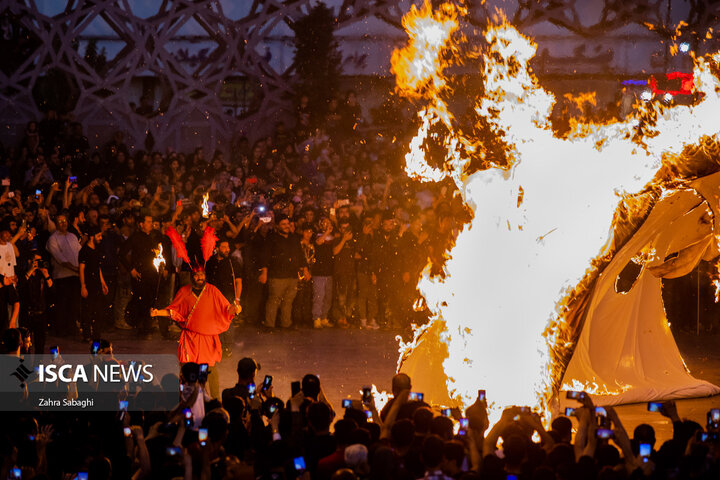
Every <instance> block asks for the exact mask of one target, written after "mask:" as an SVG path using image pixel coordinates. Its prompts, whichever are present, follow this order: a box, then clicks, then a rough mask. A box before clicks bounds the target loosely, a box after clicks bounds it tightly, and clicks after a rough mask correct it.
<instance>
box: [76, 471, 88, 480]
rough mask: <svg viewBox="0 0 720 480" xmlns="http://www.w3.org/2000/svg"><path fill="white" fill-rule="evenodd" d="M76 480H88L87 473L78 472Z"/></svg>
mask: <svg viewBox="0 0 720 480" xmlns="http://www.w3.org/2000/svg"><path fill="white" fill-rule="evenodd" d="M75 478H76V479H77V480H88V472H78V474H77V477H75Z"/></svg>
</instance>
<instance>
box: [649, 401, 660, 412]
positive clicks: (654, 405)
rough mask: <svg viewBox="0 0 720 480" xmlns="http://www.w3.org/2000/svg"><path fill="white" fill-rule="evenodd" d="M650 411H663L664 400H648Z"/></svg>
mask: <svg viewBox="0 0 720 480" xmlns="http://www.w3.org/2000/svg"><path fill="white" fill-rule="evenodd" d="M647 409H648V412H660V411H662V402H648V406H647Z"/></svg>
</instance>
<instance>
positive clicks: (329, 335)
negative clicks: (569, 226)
mask: <svg viewBox="0 0 720 480" xmlns="http://www.w3.org/2000/svg"><path fill="white" fill-rule="evenodd" d="M107 337H108V338H109V339H110V340H111V341H112V342H113V347H114V351H115V353H116V354H137V353H138V352H144V353H153V354H175V353H176V351H177V342H175V341H171V340H163V339H162V338H161V337H160V336H159V335H156V337H155V338H153V339H152V340H138V339H137V338H136V336H135V335H134V334H133V333H132V332H116V333H112V334H108V335H107ZM676 339H677V341H678V345H679V347H680V351H681V352H682V354H683V356H684V358H685V362H686V363H687V366H688V368H689V369H690V371H691V372H692V373H693V375H695V376H696V377H698V378H702V379H704V380H707V381H710V382H712V383H715V384H720V349H718V348H717V345H718V343H719V342H720V335H707V334H703V335H701V336H695V335H691V334H676ZM53 344H59V345H60V348H61V351H62V353H63V354H68V353H85V352H87V351H88V350H87V349H88V346H87V345H85V344H82V343H80V342H79V341H72V340H68V339H59V338H57V339H56V338H50V339H49V341H48V343H47V345H53ZM397 349H398V344H397V341H396V340H395V334H394V333H392V332H386V331H366V330H356V329H350V330H339V329H323V330H311V329H300V330H289V331H284V330H278V331H274V332H272V333H260V332H258V331H257V330H256V329H254V328H250V327H243V328H240V329H239V330H238V331H237V341H236V344H235V345H233V355H232V357H230V358H228V359H224V360H223V361H222V362H221V363H220V364H219V368H220V388H221V389H223V388H226V387H229V386H232V385H233V384H234V383H235V381H236V374H235V367H236V365H237V361H238V360H239V359H240V358H242V357H245V356H249V357H252V358H254V359H256V360H257V361H258V362H259V363H260V365H261V370H260V371H259V372H258V376H257V381H258V382H261V381H262V379H263V378H264V376H265V375H266V374H268V375H272V376H273V385H274V387H275V394H276V395H277V396H279V397H281V398H287V397H289V394H290V383H291V382H293V381H295V380H300V379H301V378H302V377H303V375H305V374H306V373H315V374H317V375H318V376H319V377H320V380H321V383H322V385H323V388H324V391H325V393H326V395H327V397H328V399H329V400H330V402H331V403H332V405H333V406H334V407H335V408H336V410H340V403H341V400H342V399H343V398H347V397H348V396H351V397H353V398H359V396H360V390H361V389H362V387H363V386H364V385H370V384H375V385H376V386H377V387H378V389H379V390H389V389H390V379H391V378H392V376H393V374H394V373H395V368H396V366H397V358H398V353H397ZM488 395H490V392H488ZM568 405H570V404H568ZM564 406H565V405H563V407H564ZM572 406H577V404H574V405H572ZM710 408H720V396H716V397H711V398H700V399H687V400H681V401H680V402H679V403H678V411H679V413H680V416H681V417H683V418H688V419H692V420H695V421H697V422H698V423H700V424H702V425H704V424H705V415H706V413H707V411H708V410H709V409H710ZM618 412H619V414H620V418H621V419H622V420H623V423H624V424H625V427H626V429H627V430H628V432H629V433H630V434H631V435H632V430H633V429H634V428H635V426H636V425H638V424H640V423H649V424H650V425H652V426H653V427H654V428H655V431H656V433H657V438H658V441H659V442H662V441H664V440H666V439H668V438H670V437H671V435H672V425H671V424H670V422H669V421H668V420H667V419H666V418H664V417H662V416H661V415H660V414H658V413H650V412H648V411H647V405H646V404H636V405H625V406H621V407H618Z"/></svg>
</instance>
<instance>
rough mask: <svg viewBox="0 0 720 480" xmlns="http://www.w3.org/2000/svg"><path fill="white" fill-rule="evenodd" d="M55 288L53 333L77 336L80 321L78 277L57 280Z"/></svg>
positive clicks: (54, 282)
mask: <svg viewBox="0 0 720 480" xmlns="http://www.w3.org/2000/svg"><path fill="white" fill-rule="evenodd" d="M53 284H54V286H55V322H54V323H53V333H55V334H57V335H63V336H73V335H76V334H77V331H78V327H77V322H78V321H79V320H80V298H81V297H80V277H77V276H74V275H73V276H72V277H65V278H58V279H57V280H54V281H53Z"/></svg>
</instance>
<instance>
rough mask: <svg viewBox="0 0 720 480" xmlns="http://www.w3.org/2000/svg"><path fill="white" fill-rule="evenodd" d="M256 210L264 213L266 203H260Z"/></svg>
mask: <svg viewBox="0 0 720 480" xmlns="http://www.w3.org/2000/svg"><path fill="white" fill-rule="evenodd" d="M255 210H257V211H258V212H260V213H264V212H265V205H258V206H257V208H256V209H255Z"/></svg>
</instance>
